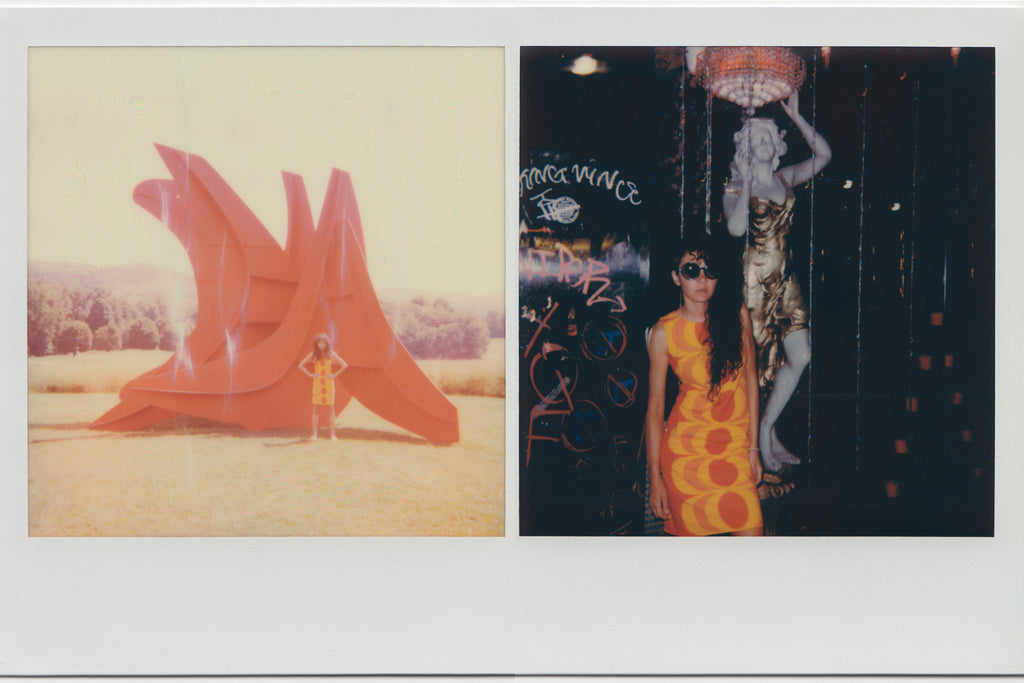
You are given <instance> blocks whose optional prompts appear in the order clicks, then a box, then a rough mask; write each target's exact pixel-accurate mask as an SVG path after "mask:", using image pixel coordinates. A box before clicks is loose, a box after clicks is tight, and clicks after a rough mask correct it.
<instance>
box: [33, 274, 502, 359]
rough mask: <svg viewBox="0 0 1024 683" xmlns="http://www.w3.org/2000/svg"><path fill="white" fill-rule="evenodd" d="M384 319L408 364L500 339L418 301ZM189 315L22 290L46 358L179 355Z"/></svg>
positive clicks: (40, 284) (64, 292) (485, 323)
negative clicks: (148, 352)
mask: <svg viewBox="0 0 1024 683" xmlns="http://www.w3.org/2000/svg"><path fill="white" fill-rule="evenodd" d="M384 313H385V315H386V316H387V317H388V319H389V321H390V322H391V325H392V327H393V328H394V330H395V332H396V334H397V335H398V338H399V339H401V340H402V344H404V345H405V347H406V348H407V349H408V350H409V353H410V354H412V356H413V357H414V358H420V359H424V358H480V357H481V356H483V354H484V352H485V351H486V350H487V344H488V340H489V338H491V337H504V336H505V315H504V313H503V312H501V311H490V312H488V313H487V315H486V316H481V315H474V314H471V313H463V312H459V311H456V310H455V309H454V308H453V307H452V305H451V304H450V303H449V302H448V301H446V300H445V299H435V300H434V301H432V302H428V301H427V300H426V299H424V298H423V297H417V298H415V299H413V300H412V301H411V302H408V303H404V304H401V305H395V304H385V305H384ZM195 316H196V312H195V311H194V310H193V311H191V312H190V313H189V314H187V315H186V316H184V320H182V316H181V315H178V316H172V315H171V314H170V312H169V310H168V307H167V305H166V303H165V302H164V301H162V300H159V299H156V298H154V299H152V300H141V299H139V300H129V299H127V298H125V297H120V296H115V295H114V294H111V293H110V292H108V291H106V290H103V289H99V288H92V289H88V288H85V289H68V288H65V287H61V286H58V285H55V284H53V283H50V282H45V281H42V280H38V279H30V280H29V283H28V353H29V355H31V356H46V355H50V354H54V353H75V352H79V351H89V350H90V349H97V350H100V351H116V350H118V349H157V348H159V349H163V350H165V351H173V350H175V349H177V348H178V341H179V338H180V335H182V334H188V332H189V331H191V329H192V327H193V326H194V325H195Z"/></svg>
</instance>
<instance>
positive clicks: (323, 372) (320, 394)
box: [313, 358, 334, 406]
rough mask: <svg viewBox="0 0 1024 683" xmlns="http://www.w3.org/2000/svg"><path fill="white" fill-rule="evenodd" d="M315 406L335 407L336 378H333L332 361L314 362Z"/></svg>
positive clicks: (325, 359)
mask: <svg viewBox="0 0 1024 683" xmlns="http://www.w3.org/2000/svg"><path fill="white" fill-rule="evenodd" d="M313 405H315V406H333V405H334V378H333V377H331V359H330V358H324V359H323V360H314V361H313Z"/></svg>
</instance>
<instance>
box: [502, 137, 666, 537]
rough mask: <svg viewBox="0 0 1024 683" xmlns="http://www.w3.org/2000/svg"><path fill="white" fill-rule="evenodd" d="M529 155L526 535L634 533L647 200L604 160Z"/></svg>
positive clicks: (523, 254)
mask: <svg viewBox="0 0 1024 683" xmlns="http://www.w3.org/2000/svg"><path fill="white" fill-rule="evenodd" d="M531 156H532V157H533V158H532V163H531V165H530V166H529V167H527V168H524V169H523V170H522V172H521V175H520V179H519V191H520V232H519V302H520V312H519V315H520V320H519V368H520V388H521V391H520V410H519V415H520V487H521V491H520V494H521V495H520V500H521V506H520V510H521V512H520V516H521V519H520V528H521V532H522V533H524V534H638V533H640V532H641V531H642V529H641V527H642V521H643V498H642V477H643V469H642V458H641V457H640V449H641V447H642V430H643V411H644V407H645V406H644V404H645V400H646V394H645V393H644V392H645V387H646V376H645V373H646V367H647V356H646V348H645V344H644V332H645V329H644V319H645V317H644V306H645V297H646V288H647V283H648V254H647V246H646V245H647V229H646V225H645V222H644V203H643V196H642V192H641V191H640V190H639V189H638V185H637V183H636V181H635V180H634V179H632V178H629V177H628V176H626V175H625V174H623V173H622V172H621V171H620V170H617V169H616V168H614V167H613V166H609V165H605V164H603V163H601V162H596V161H594V160H590V159H588V160H586V161H580V160H578V159H574V158H573V157H572V156H571V155H568V154H564V153H557V152H544V153H540V154H534V155H531ZM638 481H639V484H638Z"/></svg>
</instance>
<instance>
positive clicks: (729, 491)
mask: <svg viewBox="0 0 1024 683" xmlns="http://www.w3.org/2000/svg"><path fill="white" fill-rule="evenodd" d="M672 263H673V265H674V266H675V268H674V269H673V271H672V281H673V282H674V283H675V284H676V286H677V287H679V288H680V292H681V301H682V305H680V307H679V308H678V309H676V310H675V311H673V312H672V313H669V314H668V315H666V316H664V317H663V318H661V319H660V320H659V321H658V322H657V323H656V324H655V325H654V327H653V328H652V329H651V334H650V339H649V341H648V354H649V355H650V361H651V367H650V377H649V393H648V399H647V423H646V440H647V465H648V471H649V472H650V479H651V489H650V506H651V510H652V512H653V513H654V514H655V515H656V516H657V517H659V518H661V519H664V520H666V521H665V531H666V533H668V534H670V535H674V536H709V535H713V534H723V533H727V534H732V535H736V536H761V535H763V533H764V523H763V521H762V517H761V506H760V499H759V498H758V495H757V485H758V483H759V482H760V480H761V460H760V457H759V451H758V449H757V445H756V444H757V408H758V402H757V369H756V367H755V362H754V356H755V350H754V339H753V336H752V334H751V327H750V314H749V312H748V311H747V308H746V306H745V305H744V304H743V303H742V298H741V297H742V280H741V278H740V273H739V264H738V263H730V259H729V258H728V257H726V256H724V255H720V252H718V251H717V250H716V249H715V248H713V247H712V246H711V245H698V244H696V243H693V242H689V243H687V242H684V243H682V244H680V245H679V246H678V247H677V249H676V250H675V252H674V255H673V261H672ZM730 265H732V267H731V268H730V267H729V266H730ZM670 367H671V368H672V370H673V372H674V373H675V374H676V376H677V377H678V378H679V383H680V384H679V397H678V398H677V399H676V402H675V406H674V407H673V408H672V412H671V413H670V414H669V417H668V420H665V377H666V374H667V371H668V368H670Z"/></svg>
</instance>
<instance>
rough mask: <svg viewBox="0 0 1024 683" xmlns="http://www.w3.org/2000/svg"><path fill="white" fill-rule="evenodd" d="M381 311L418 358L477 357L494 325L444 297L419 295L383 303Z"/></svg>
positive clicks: (483, 349)
mask: <svg viewBox="0 0 1024 683" xmlns="http://www.w3.org/2000/svg"><path fill="white" fill-rule="evenodd" d="M384 314H385V315H386V316H387V317H388V320H389V321H390V322H391V327H392V329H394V330H395V334H397V335H398V338H399V339H401V340H402V344H403V345H404V346H405V348H406V349H407V350H408V351H409V353H410V355H412V357H413V358H417V359H425V358H441V359H455V358H480V357H482V356H483V355H484V352H486V351H487V344H488V341H489V339H490V337H491V336H492V335H491V331H492V330H493V328H492V327H491V326H489V325H488V322H487V320H485V318H484V317H483V316H480V315H473V314H471V313H460V312H459V311H456V310H455V309H454V308H452V305H451V304H450V303H448V301H447V300H445V299H435V300H434V301H433V302H428V301H427V300H426V299H424V298H423V297H422V296H420V297H416V298H415V299H413V300H412V301H410V302H408V303H405V304H401V305H397V306H396V305H391V304H386V305H385V306H384ZM488 318H490V316H488ZM502 319H503V320H504V317H503V318H502ZM503 328H504V325H502V330H501V332H502V334H504V329H503Z"/></svg>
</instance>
